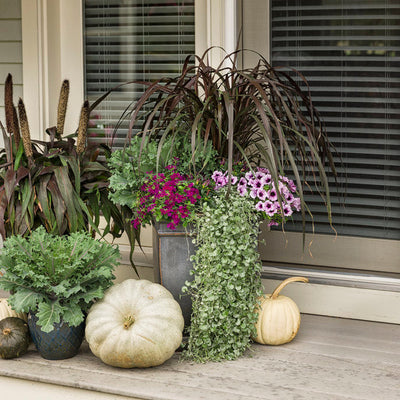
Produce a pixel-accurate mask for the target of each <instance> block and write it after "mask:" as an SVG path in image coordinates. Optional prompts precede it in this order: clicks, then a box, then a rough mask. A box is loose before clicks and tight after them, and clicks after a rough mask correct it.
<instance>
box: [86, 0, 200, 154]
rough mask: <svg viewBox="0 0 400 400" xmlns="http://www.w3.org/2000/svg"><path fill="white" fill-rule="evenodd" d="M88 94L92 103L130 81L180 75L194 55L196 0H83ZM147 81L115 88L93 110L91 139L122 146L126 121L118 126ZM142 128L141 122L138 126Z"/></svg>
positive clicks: (126, 129) (126, 125)
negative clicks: (182, 68) (184, 63)
mask: <svg viewBox="0 0 400 400" xmlns="http://www.w3.org/2000/svg"><path fill="white" fill-rule="evenodd" d="M84 32H85V78H86V96H87V98H88V100H89V101H90V102H93V101H94V100H96V99H97V98H99V97H100V96H101V95H102V94H104V93H105V92H106V91H107V90H109V89H111V88H113V87H115V86H117V85H119V84H121V83H124V82H128V81H151V80H156V79H160V78H162V77H164V76H176V75H178V74H179V73H180V68H181V66H182V64H183V62H184V60H185V58H186V56H187V55H190V54H194V51H195V47H194V0H179V1H175V2H170V1H167V0H149V1H144V0H142V1H140V0H125V1H123V2H122V1H117V0H85V1H84ZM143 90H144V86H142V85H138V84H129V85H126V86H123V87H122V88H120V89H119V90H118V92H115V93H112V94H111V95H110V96H109V97H108V98H107V99H106V100H105V101H103V102H102V103H101V104H100V105H99V106H98V107H96V109H95V110H94V111H93V112H92V118H91V121H90V125H91V129H90V135H91V138H92V140H104V138H106V139H107V140H111V138H113V141H112V144H113V145H114V146H115V147H120V146H123V144H124V142H125V137H126V134H127V131H128V121H127V120H125V122H123V123H122V125H120V126H119V129H118V132H117V134H116V135H115V136H114V129H115V127H116V126H117V125H118V124H119V119H120V117H121V115H122V114H123V112H124V110H125V109H126V108H127V107H128V106H129V105H130V104H131V103H132V102H134V101H135V100H136V99H137V98H138V97H139V96H140V94H141V93H143ZM137 128H138V129H139V127H137Z"/></svg>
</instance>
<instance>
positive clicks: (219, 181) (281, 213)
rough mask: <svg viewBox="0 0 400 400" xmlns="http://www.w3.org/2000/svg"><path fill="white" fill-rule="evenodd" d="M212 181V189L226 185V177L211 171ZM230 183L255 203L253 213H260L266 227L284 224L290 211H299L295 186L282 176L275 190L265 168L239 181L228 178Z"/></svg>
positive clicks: (248, 174) (248, 173) (235, 178)
mask: <svg viewBox="0 0 400 400" xmlns="http://www.w3.org/2000/svg"><path fill="white" fill-rule="evenodd" d="M212 179H213V181H214V182H215V189H217V190H218V189H220V188H222V187H224V186H226V185H227V184H228V179H229V178H228V173H227V172H221V171H214V173H213V174H212ZM230 179H231V184H232V186H234V187H236V188H237V191H238V192H239V194H240V195H241V196H248V197H249V198H250V199H252V201H254V207H255V209H256V210H257V211H258V212H260V213H262V216H263V217H264V219H268V220H269V221H270V222H269V224H268V225H270V226H271V225H278V224H279V223H281V222H282V221H283V220H286V218H287V217H290V216H291V215H292V214H293V211H300V207H301V203H300V198H299V197H295V193H296V185H295V184H294V182H293V181H292V180H291V179H288V178H287V177H285V176H281V175H279V182H278V187H276V185H275V182H274V181H273V179H272V176H271V174H270V172H269V170H268V169H266V168H258V169H257V171H256V172H254V173H253V172H251V171H249V172H246V174H245V175H244V176H242V177H237V176H235V175H231V176H230ZM278 192H279V194H280V200H281V201H280V202H279V198H278ZM281 206H282V208H281Z"/></svg>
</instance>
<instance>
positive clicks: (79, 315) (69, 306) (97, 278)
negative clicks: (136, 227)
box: [0, 227, 119, 332]
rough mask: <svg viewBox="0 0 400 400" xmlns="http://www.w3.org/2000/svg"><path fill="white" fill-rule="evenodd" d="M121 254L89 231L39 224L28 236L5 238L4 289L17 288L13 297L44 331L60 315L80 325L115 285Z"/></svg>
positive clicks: (0, 268)
mask: <svg viewBox="0 0 400 400" xmlns="http://www.w3.org/2000/svg"><path fill="white" fill-rule="evenodd" d="M118 258H119V251H118V249H117V248H114V247H113V246H111V245H110V244H107V243H105V242H99V241H98V240H95V239H93V238H92V237H90V235H89V234H88V233H84V232H74V233H71V234H70V235H68V236H54V235H52V234H49V233H47V232H46V231H45V229H44V228H43V227H40V228H38V229H37V230H36V231H33V232H32V234H31V235H30V236H29V237H28V238H27V239H25V238H23V237H21V236H11V237H10V238H8V239H7V240H6V241H5V242H4V248H3V249H2V251H1V255H0V288H1V289H4V290H9V291H10V292H11V293H12V294H11V296H10V297H9V299H8V302H9V304H10V306H11V307H12V308H13V309H14V310H15V311H17V312H29V311H32V312H34V313H36V315H37V317H38V319H39V320H38V324H39V325H40V326H41V329H42V330H43V331H44V332H50V331H52V330H53V324H54V323H59V322H60V320H61V318H62V319H63V321H65V322H67V323H68V324H70V325H71V326H77V325H79V324H80V323H81V322H82V321H83V320H84V313H85V312H86V311H87V310H88V309H89V308H90V306H91V304H92V303H93V301H94V300H96V299H100V298H102V297H103V295H104V291H105V290H106V289H107V288H108V287H109V286H111V284H112V280H113V278H114V275H113V269H114V268H115V266H116V265H117V259H118ZM2 273H3V276H1V275H2Z"/></svg>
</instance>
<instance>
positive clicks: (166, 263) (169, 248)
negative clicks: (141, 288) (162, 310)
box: [153, 223, 194, 326]
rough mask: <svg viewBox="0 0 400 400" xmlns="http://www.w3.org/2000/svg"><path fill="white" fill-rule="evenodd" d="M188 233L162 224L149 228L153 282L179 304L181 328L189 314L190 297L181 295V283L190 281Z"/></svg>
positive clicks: (186, 324) (192, 252) (192, 247)
mask: <svg viewBox="0 0 400 400" xmlns="http://www.w3.org/2000/svg"><path fill="white" fill-rule="evenodd" d="M189 231H190V228H186V229H185V228H184V227H183V226H178V227H177V228H176V229H175V230H172V229H170V228H168V227H167V224H166V223H155V224H154V225H153V252H154V253H153V254H154V256H153V257H154V258H153V264H154V281H155V282H157V283H161V284H162V285H163V286H164V287H165V288H166V289H168V290H169V291H170V292H171V293H172V295H173V296H174V298H175V300H176V301H177V302H178V303H179V305H180V306H181V308H182V313H183V317H184V319H185V326H188V325H189V324H190V316H191V313H192V301H191V299H190V296H189V295H187V294H183V292H182V287H183V286H184V285H185V282H186V281H190V280H192V276H191V275H190V270H191V269H192V262H191V261H190V256H191V255H193V254H194V245H193V243H192V238H191V237H189V235H188V232H189Z"/></svg>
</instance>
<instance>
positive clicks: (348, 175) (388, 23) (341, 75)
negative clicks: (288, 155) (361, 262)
mask: <svg viewBox="0 0 400 400" xmlns="http://www.w3.org/2000/svg"><path fill="white" fill-rule="evenodd" d="M271 7H272V14H271V21H272V35H271V36H272V39H271V49H272V58H271V59H272V64H273V65H274V66H278V65H280V66H291V67H294V68H296V69H297V70H299V71H300V72H301V73H302V74H303V75H304V76H305V77H306V79H307V80H308V82H309V84H310V89H311V94H312V98H313V100H314V104H315V105H316V107H317V108H318V110H319V111H320V113H321V115H322V118H323V120H324V122H325V124H326V129H327V132H328V136H329V137H330V138H331V141H332V143H333V144H334V145H335V147H336V149H337V151H338V153H339V154H340V156H341V158H340V157H338V158H337V160H336V161H337V163H338V164H337V165H338V166H339V168H338V171H339V179H338V180H339V182H341V183H342V184H345V183H347V191H346V195H345V197H344V198H343V197H341V196H340V195H339V194H337V193H335V192H334V193H332V195H333V197H332V203H333V221H334V227H335V229H336V230H337V232H338V233H339V234H340V235H351V236H362V237H375V238H385V239H400V200H399V199H400V64H399V61H400V2H399V1H397V0H362V1H361V0H348V1H346V2H344V1H338V0H307V1H306V0H271ZM300 84H302V83H301V82H300ZM303 86H304V85H303ZM330 180H331V182H332V183H333V182H334V178H333V177H330ZM307 200H308V202H309V204H310V205H311V211H312V213H313V215H314V219H315V228H316V232H317V233H330V234H334V232H333V231H332V229H331V228H330V226H329V223H328V220H327V217H326V212H325V207H324V205H323V204H322V203H321V200H320V198H319V197H318V196H317V195H315V194H312V193H311V192H309V193H308V194H307ZM287 228H288V230H290V229H291V230H298V229H301V224H293V226H291V224H288V226H287Z"/></svg>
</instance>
